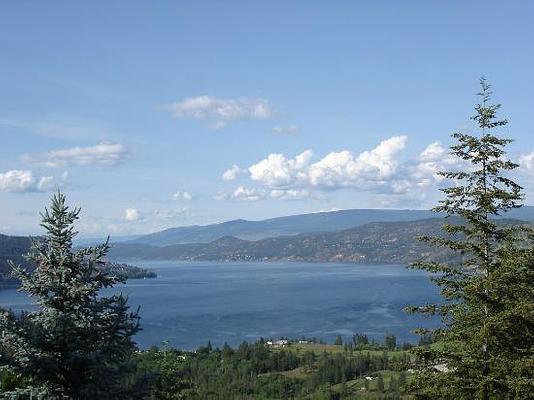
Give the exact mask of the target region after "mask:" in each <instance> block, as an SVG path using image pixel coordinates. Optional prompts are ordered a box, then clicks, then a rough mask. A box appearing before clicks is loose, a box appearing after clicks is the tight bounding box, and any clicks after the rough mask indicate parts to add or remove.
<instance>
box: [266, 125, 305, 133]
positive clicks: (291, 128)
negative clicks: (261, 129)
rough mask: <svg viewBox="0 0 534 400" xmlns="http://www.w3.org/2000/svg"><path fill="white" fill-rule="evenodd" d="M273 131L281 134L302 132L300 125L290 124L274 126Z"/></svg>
mask: <svg viewBox="0 0 534 400" xmlns="http://www.w3.org/2000/svg"><path fill="white" fill-rule="evenodd" d="M272 131H273V133H277V134H279V135H296V134H298V133H299V132H300V127H299V126H297V125H288V126H279V125H277V126H274V127H273V129H272Z"/></svg>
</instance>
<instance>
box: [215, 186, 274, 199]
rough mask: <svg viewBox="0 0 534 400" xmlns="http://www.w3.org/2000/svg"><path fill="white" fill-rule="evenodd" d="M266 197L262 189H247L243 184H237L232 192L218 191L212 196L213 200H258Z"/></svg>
mask: <svg viewBox="0 0 534 400" xmlns="http://www.w3.org/2000/svg"><path fill="white" fill-rule="evenodd" d="M265 198H266V193H265V191H264V190H259V189H254V188H252V189H249V188H246V187H244V186H238V187H237V188H236V189H235V190H234V191H233V192H231V193H226V192H219V193H217V194H216V195H215V196H214V199H215V200H238V201H258V200H263V199H265Z"/></svg>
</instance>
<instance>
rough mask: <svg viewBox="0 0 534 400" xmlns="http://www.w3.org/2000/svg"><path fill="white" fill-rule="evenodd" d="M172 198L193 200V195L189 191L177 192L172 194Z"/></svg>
mask: <svg viewBox="0 0 534 400" xmlns="http://www.w3.org/2000/svg"><path fill="white" fill-rule="evenodd" d="M172 198H173V199H174V200H184V201H191V200H193V196H192V195H191V193H189V192H180V191H178V192H176V193H174V194H173V195H172Z"/></svg>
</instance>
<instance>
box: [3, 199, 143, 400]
mask: <svg viewBox="0 0 534 400" xmlns="http://www.w3.org/2000/svg"><path fill="white" fill-rule="evenodd" d="M79 213H80V210H79V209H74V210H69V208H68V207H67V206H66V205H65V196H63V195H62V194H60V193H59V194H57V195H56V196H54V198H53V199H52V204H51V207H50V210H48V209H46V210H45V212H44V213H43V214H42V223H41V226H42V227H43V228H44V229H45V231H46V234H45V236H44V237H43V239H42V240H39V241H36V242H35V243H34V245H33V246H32V249H31V251H30V253H29V254H28V260H29V262H30V263H31V264H33V265H34V266H35V267H36V268H35V270H34V271H33V272H28V271H27V270H25V269H24V268H22V267H15V266H14V269H13V274H14V276H15V277H16V278H17V279H19V280H20V281H21V290H22V291H25V292H27V293H28V294H29V295H30V296H31V297H32V298H33V301H34V302H35V304H36V306H37V311H33V312H28V313H25V314H22V315H20V316H17V315H15V314H13V313H11V312H9V311H6V310H1V315H0V331H2V336H3V337H2V342H1V344H0V364H2V365H6V366H7V368H8V371H10V373H12V374H15V376H20V377H22V378H23V379H24V381H25V382H26V383H27V385H26V386H31V387H34V388H39V390H41V391H44V392H46V393H47V396H48V397H49V398H50V397H52V396H58V398H70V399H97V398H98V399H120V398H131V396H130V394H128V391H127V389H128V386H129V384H128V382H127V380H126V377H125V374H127V373H128V372H129V368H130V367H131V365H130V364H129V363H128V362H129V360H130V358H131V355H132V354H133V351H134V350H135V344H134V342H133V341H132V336H133V335H134V334H135V333H136V332H137V331H138V330H139V326H138V320H139V317H138V315H137V313H131V312H130V311H129V308H128V305H127V298H126V297H124V296H122V295H114V296H111V297H99V291H100V290H101V289H103V288H109V287H112V286H113V285H114V284H116V283H118V282H120V281H122V279H121V278H118V277H116V276H111V275H108V274H106V273H105V272H103V271H102V269H101V268H100V267H101V265H102V257H104V256H105V254H106V252H107V250H108V244H107V243H105V244H103V245H101V246H98V247H94V248H88V249H83V250H80V251H78V252H73V251H72V240H73V237H74V236H75V235H76V232H75V231H74V227H73V224H74V222H75V221H76V220H77V219H78V215H79ZM36 392H37V389H36V391H35V393H36ZM6 396H7V395H6Z"/></svg>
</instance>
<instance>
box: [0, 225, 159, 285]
mask: <svg viewBox="0 0 534 400" xmlns="http://www.w3.org/2000/svg"><path fill="white" fill-rule="evenodd" d="M39 240H42V238H40V237H37V238H29V237H27V236H7V235H0V289H3V288H18V287H19V286H20V281H18V280H17V279H15V278H14V277H13V276H12V275H11V270H12V266H11V263H14V264H16V265H19V266H21V267H24V268H26V269H27V270H28V271H33V268H34V267H35V265H33V264H32V263H31V261H30V260H28V259H27V258H26V257H25V255H26V254H28V253H29V251H30V249H31V247H32V243H33V242H37V241H39ZM99 268H101V269H102V270H103V271H104V272H106V273H107V274H109V275H116V276H118V277H119V278H121V280H122V279H123V278H125V279H141V278H155V277H156V273H154V272H153V271H150V270H148V269H146V268H141V267H136V266H133V265H129V264H124V263H115V262H110V261H107V262H106V263H102V264H101V265H99Z"/></svg>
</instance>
